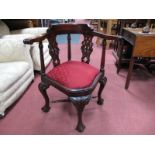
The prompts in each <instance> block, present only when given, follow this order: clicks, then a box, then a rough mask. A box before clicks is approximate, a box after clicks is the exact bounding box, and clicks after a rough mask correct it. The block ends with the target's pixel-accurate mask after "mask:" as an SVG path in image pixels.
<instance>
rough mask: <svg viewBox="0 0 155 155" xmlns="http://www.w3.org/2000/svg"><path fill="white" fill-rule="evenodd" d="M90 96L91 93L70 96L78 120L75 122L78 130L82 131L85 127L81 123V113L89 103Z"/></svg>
mask: <svg viewBox="0 0 155 155" xmlns="http://www.w3.org/2000/svg"><path fill="white" fill-rule="evenodd" d="M90 98H91V95H88V96H82V97H70V100H71V101H72V103H73V105H74V106H75V108H76V110H77V115H78V122H77V126H76V130H77V131H79V132H83V131H84V129H85V125H84V124H83V121H82V113H83V111H84V107H85V105H87V104H88V103H89V101H90Z"/></svg>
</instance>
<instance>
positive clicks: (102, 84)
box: [97, 77, 107, 105]
mask: <svg viewBox="0 0 155 155" xmlns="http://www.w3.org/2000/svg"><path fill="white" fill-rule="evenodd" d="M99 82H100V87H99V90H98V101H97V104H98V105H102V104H103V102H104V99H103V98H102V96H101V95H102V91H103V89H104V87H105V84H106V82H107V78H106V77H104V78H102V79H101V80H100V81H99Z"/></svg>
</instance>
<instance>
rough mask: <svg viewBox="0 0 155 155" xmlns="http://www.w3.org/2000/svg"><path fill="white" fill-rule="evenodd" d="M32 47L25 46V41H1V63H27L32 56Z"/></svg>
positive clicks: (12, 39) (4, 39) (14, 39)
mask: <svg viewBox="0 0 155 155" xmlns="http://www.w3.org/2000/svg"><path fill="white" fill-rule="evenodd" d="M29 51H30V46H29V45H24V44H23V39H17V38H3V39H0V62H10V61H21V60H23V61H27V60H28V59H29V58H28V57H29V56H30V53H29Z"/></svg>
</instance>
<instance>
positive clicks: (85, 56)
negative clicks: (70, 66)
mask: <svg viewBox="0 0 155 155" xmlns="http://www.w3.org/2000/svg"><path fill="white" fill-rule="evenodd" d="M92 38H93V37H92V36H90V35H84V40H83V41H82V46H81V51H82V58H81V61H82V62H85V63H88V64H89V62H90V54H91V53H92V51H93V43H92Z"/></svg>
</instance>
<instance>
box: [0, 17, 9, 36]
mask: <svg viewBox="0 0 155 155" xmlns="http://www.w3.org/2000/svg"><path fill="white" fill-rule="evenodd" d="M7 34H10V30H9V28H8V26H7V25H6V24H5V23H4V22H3V21H2V20H0V35H7Z"/></svg>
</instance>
